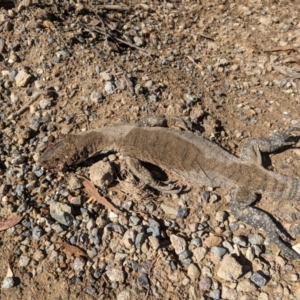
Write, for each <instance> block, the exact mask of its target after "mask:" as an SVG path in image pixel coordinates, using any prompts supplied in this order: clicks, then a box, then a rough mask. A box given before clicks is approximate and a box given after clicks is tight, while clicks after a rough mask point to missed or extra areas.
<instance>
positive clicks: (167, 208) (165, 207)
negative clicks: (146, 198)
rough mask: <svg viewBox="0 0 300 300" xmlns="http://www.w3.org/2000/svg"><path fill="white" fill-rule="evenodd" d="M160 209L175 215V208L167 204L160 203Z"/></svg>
mask: <svg viewBox="0 0 300 300" xmlns="http://www.w3.org/2000/svg"><path fill="white" fill-rule="evenodd" d="M160 207H161V209H162V210H163V211H164V212H165V213H166V214H168V215H174V216H177V209H176V208H174V207H172V206H170V205H167V204H164V203H162V204H161V205H160Z"/></svg>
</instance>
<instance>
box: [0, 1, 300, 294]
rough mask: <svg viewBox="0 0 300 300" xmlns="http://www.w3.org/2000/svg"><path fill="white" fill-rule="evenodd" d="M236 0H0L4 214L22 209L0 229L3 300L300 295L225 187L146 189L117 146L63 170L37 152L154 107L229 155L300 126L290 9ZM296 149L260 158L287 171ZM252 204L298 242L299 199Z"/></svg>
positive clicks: (296, 161) (0, 195)
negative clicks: (97, 196)
mask: <svg viewBox="0 0 300 300" xmlns="http://www.w3.org/2000/svg"><path fill="white" fill-rule="evenodd" d="M245 3H246V4H245ZM245 3H244V4H243V1H236V2H235V1H222V2H221V1H219V2H218V1H206V0H204V1H203V0H202V1H200V0H199V1H197V0H185V1H184V0H173V1H172V0H169V1H157V0H153V1H147V0H141V1H135V0H131V1H129V0H124V1H121V0H119V1H113V0H112V1H108V0H107V1H105V2H104V1H82V2H79V1H64V0H56V1H55V0H53V1H50V0H49V1H36V0H23V1H9V0H8V1H1V2H0V33H1V34H0V70H1V73H0V100H1V107H0V128H1V144H0V155H1V156H0V178H1V181H0V218H1V219H2V220H6V219H10V218H11V217H15V216H24V217H23V219H22V220H21V221H20V222H19V224H18V225H16V226H14V227H11V228H9V229H7V230H4V231H2V232H1V241H0V246H1V257H0V265H1V268H0V278H1V281H2V288H1V290H0V295H1V296H0V297H1V299H32V300H33V299H45V300H46V299H94V298H95V299H118V300H125V299H137V298H139V299H229V300H234V299H243V300H248V299H259V300H268V299H270V300H271V299H276V300H279V299H291V300H296V299H298V300H299V299H300V287H299V276H300V265H299V262H295V261H289V260H287V259H286V257H284V255H283V254H281V253H280V252H279V250H278V248H277V246H276V245H273V244H270V242H269V241H268V239H267V237H266V236H265V233H264V232H262V231H259V230H255V229H253V228H252V227H251V226H248V225H246V224H243V223H242V222H239V221H238V220H236V219H235V218H234V217H233V215H232V214H231V212H230V205H229V191H226V190H224V189H211V188H209V187H197V186H193V187H192V190H191V191H190V192H189V193H186V194H182V195H180V196H177V195H175V196H174V195H173V196H172V195H164V194H161V193H157V192H156V191H154V190H151V189H149V188H147V187H145V186H143V185H142V184H141V183H140V182H138V181H137V180H136V179H135V178H133V176H132V175H131V174H130V173H129V172H128V171H127V169H126V164H125V163H124V160H123V158H122V156H120V155H119V154H118V153H115V154H110V155H109V156H106V157H105V158H104V159H103V160H101V161H99V162H98V163H97V164H95V165H92V166H91V164H85V165H81V166H79V167H77V168H76V169H75V168H74V170H73V171H70V172H67V173H64V174H63V173H57V172H55V171H51V170H43V169H42V168H41V167H40V166H39V164H38V162H37V160H38V158H39V155H40V153H42V151H43V150H45V149H46V148H47V147H48V146H49V145H50V144H51V143H53V142H54V141H55V139H57V138H58V137H59V136H61V135H66V134H69V133H74V132H80V131H85V130H89V129H93V128H97V127H100V126H105V125H112V124H128V123H131V124H134V123H135V122H136V121H138V120H139V119H140V118H142V117H144V116H147V115H150V114H165V115H170V116H179V117H182V118H185V119H187V120H190V121H192V122H193V124H194V127H195V128H196V130H197V131H198V132H199V134H200V133H201V134H202V135H203V136H205V137H206V138H208V139H211V140H213V141H216V142H218V143H219V144H221V145H222V146H223V147H224V148H226V149H228V150H229V151H230V152H232V153H234V154H236V155H239V151H240V149H241V147H242V145H243V143H244V141H246V140H247V139H248V138H249V137H267V136H268V135H269V133H270V132H272V131H282V130H284V129H286V128H288V127H291V126H300V118H299V111H298V109H299V103H300V86H299V78H300V75H299V74H300V73H297V72H298V71H299V66H298V64H299V62H300V57H298V56H297V54H298V53H297V52H298V47H299V45H300V36H299V27H300V16H299V6H298V5H297V4H296V1H295V2H290V1H259V0H257V1H248V2H245ZM299 155H300V153H299V150H297V149H286V151H283V152H279V153H276V155H272V157H271V159H272V162H271V161H270V160H269V168H270V169H272V170H274V171H276V172H280V173H284V174H287V175H290V176H295V177H297V176H299V171H298V170H299V167H300V157H299ZM98 170H99V171H98ZM166 171H167V170H166ZM75 172H77V173H78V174H82V175H85V176H86V177H89V178H91V179H92V181H93V182H94V183H95V184H96V185H97V186H98V187H99V190H100V193H101V194H102V195H103V196H105V197H106V198H107V199H108V200H109V201H111V202H112V203H114V204H115V206H116V207H119V208H120V209H122V210H124V211H126V212H127V215H126V218H123V217H120V216H118V215H117V214H115V213H114V212H112V211H109V210H107V209H105V208H104V207H103V206H102V205H100V204H97V203H95V202H94V201H93V200H92V199H90V196H89V195H88V194H87V193H86V192H85V190H84V188H83V187H82V184H81V182H80V181H79V180H78V178H77V177H76V176H75V175H74V174H75ZM168 175H169V176H170V177H171V178H172V179H178V182H179V183H180V182H182V179H181V178H175V177H174V176H173V174H168ZM256 206H258V207H260V208H262V209H264V210H265V211H267V212H268V213H270V214H271V215H272V216H274V218H275V219H276V220H277V221H278V222H279V223H281V224H282V225H283V227H284V228H285V229H286V231H287V232H288V233H289V234H290V235H291V237H292V244H297V243H299V242H300V225H299V218H300V213H299V210H300V205H299V204H297V203H294V202H293V203H292V202H288V201H282V202H275V201H272V199H269V198H267V197H265V196H262V197H261V199H260V201H259V202H258V203H256ZM7 273H8V274H7Z"/></svg>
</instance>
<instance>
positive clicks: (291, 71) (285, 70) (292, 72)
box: [273, 66, 300, 78]
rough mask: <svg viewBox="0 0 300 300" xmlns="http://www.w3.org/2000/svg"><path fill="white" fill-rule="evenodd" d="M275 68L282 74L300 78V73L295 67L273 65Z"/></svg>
mask: <svg viewBox="0 0 300 300" xmlns="http://www.w3.org/2000/svg"><path fill="white" fill-rule="evenodd" d="M273 68H274V70H275V71H276V72H278V73H280V74H283V75H285V76H288V77H292V78H300V73H297V72H295V70H294V69H291V68H287V67H282V66H273Z"/></svg>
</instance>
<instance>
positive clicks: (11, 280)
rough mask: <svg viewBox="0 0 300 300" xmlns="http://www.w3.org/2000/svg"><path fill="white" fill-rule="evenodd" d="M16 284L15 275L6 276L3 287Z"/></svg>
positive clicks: (7, 287) (8, 287)
mask: <svg viewBox="0 0 300 300" xmlns="http://www.w3.org/2000/svg"><path fill="white" fill-rule="evenodd" d="M14 285H15V279H14V277H5V278H4V279H3V281H2V286H1V287H2V288H3V289H10V288H12V287H13V286H14Z"/></svg>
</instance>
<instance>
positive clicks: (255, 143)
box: [240, 127, 300, 165]
mask: <svg viewBox="0 0 300 300" xmlns="http://www.w3.org/2000/svg"><path fill="white" fill-rule="evenodd" d="M293 131H300V127H292V128H289V129H287V130H286V131H284V132H275V133H272V134H271V136H270V138H253V139H250V140H248V141H247V142H246V143H245V145H244V146H243V149H242V151H241V156H240V157H241V159H242V160H243V161H249V162H254V163H257V164H259V165H261V163H262V158H261V152H267V153H271V152H274V151H276V150H278V149H279V148H281V147H284V146H293V145H295V143H296V142H295V141H288V139H289V138H290V137H291V133H292V132H293Z"/></svg>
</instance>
